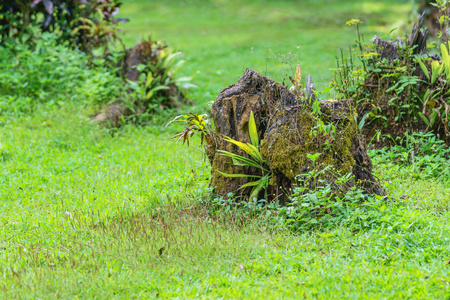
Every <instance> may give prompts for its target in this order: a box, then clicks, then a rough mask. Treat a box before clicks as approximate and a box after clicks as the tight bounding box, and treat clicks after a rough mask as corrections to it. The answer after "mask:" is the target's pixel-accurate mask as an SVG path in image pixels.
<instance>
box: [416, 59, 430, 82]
mask: <svg viewBox="0 0 450 300" xmlns="http://www.w3.org/2000/svg"><path fill="white" fill-rule="evenodd" d="M417 63H418V64H419V66H420V68H421V69H422V71H423V73H424V74H425V76H426V77H427V78H428V80H430V74H429V73H428V69H427V67H426V66H425V64H424V63H423V62H422V60H421V59H419V60H418V61H417Z"/></svg>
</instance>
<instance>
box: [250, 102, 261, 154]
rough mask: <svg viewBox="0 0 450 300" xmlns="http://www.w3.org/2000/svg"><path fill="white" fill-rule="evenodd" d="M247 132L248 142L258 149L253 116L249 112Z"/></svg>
mask: <svg viewBox="0 0 450 300" xmlns="http://www.w3.org/2000/svg"><path fill="white" fill-rule="evenodd" d="M248 131H249V134H250V140H251V141H252V144H253V146H255V147H258V146H259V141H258V131H257V129H256V122H255V116H254V115H253V111H251V112H250V120H249V121H248Z"/></svg>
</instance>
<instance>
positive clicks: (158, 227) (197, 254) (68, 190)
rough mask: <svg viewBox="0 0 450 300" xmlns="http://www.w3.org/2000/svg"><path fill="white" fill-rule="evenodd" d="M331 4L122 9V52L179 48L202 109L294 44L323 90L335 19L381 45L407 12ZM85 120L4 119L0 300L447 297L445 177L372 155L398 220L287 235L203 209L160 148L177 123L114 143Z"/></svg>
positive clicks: (339, 31) (152, 4)
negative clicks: (146, 45) (353, 22)
mask: <svg viewBox="0 0 450 300" xmlns="http://www.w3.org/2000/svg"><path fill="white" fill-rule="evenodd" d="M342 2H343V1H337V0H335V1H325V0H320V1H287V0H286V1H256V0H255V1H245V3H242V1H219V0H216V1H189V2H187V1H186V2H180V1H159V2H156V1H144V0H141V1H137V0H135V1H131V0H130V1H126V3H125V4H124V6H123V10H122V12H123V16H124V17H130V19H131V20H132V22H131V23H129V24H127V25H126V28H125V29H126V36H125V40H126V42H127V44H128V45H132V44H133V43H134V42H135V41H137V40H139V39H140V38H142V37H145V36H147V35H149V34H153V35H154V36H155V37H157V38H165V39H166V40H167V41H168V43H169V45H171V46H173V47H175V48H177V49H179V50H182V51H183V52H184V53H185V55H186V59H187V63H186V65H185V68H184V69H183V71H182V72H183V73H184V75H189V74H191V73H195V72H197V71H199V72H200V73H198V75H197V77H196V82H195V83H196V84H197V85H198V86H199V88H198V89H197V90H196V91H193V92H190V96H191V97H192V98H193V99H194V101H195V102H196V104H197V105H198V106H197V107H194V108H193V109H194V110H199V111H201V110H205V109H207V107H208V102H209V101H212V100H214V99H215V97H216V95H217V94H218V92H219V91H220V90H221V89H222V88H224V87H225V86H227V85H229V84H232V83H234V82H235V81H236V80H237V79H239V77H240V75H241V74H242V72H243V71H244V69H245V68H247V67H252V68H255V69H256V70H258V71H262V72H263V73H264V72H265V68H266V57H268V56H271V55H273V54H270V52H269V49H272V53H275V54H277V53H282V54H287V53H289V52H290V51H291V53H294V54H296V53H297V50H298V49H297V48H296V47H297V46H298V45H301V48H300V53H299V60H300V62H301V63H302V66H303V70H304V73H312V74H313V76H314V78H316V79H317V82H318V83H319V85H320V86H321V87H322V88H323V87H324V86H325V84H326V82H327V81H328V80H329V79H330V76H331V73H330V72H329V69H330V68H332V67H334V55H336V53H337V48H338V47H343V48H345V47H346V45H347V44H349V43H351V42H352V41H353V40H354V38H355V35H354V28H346V27H345V26H344V23H345V21H347V20H348V19H350V18H354V17H359V18H361V19H363V20H364V21H365V22H366V23H365V25H364V27H363V30H364V31H365V32H367V36H370V35H371V34H373V33H375V31H377V34H379V35H382V34H383V33H387V32H389V29H390V28H391V27H392V26H393V25H392V24H394V23H395V22H396V19H395V18H396V17H398V16H399V15H400V14H403V15H405V14H406V11H407V7H405V4H404V3H403V2H400V1H345V3H342ZM183 3H184V4H183ZM252 47H253V53H251V49H252ZM281 67H282V64H280V63H277V62H276V60H274V59H270V60H269V61H268V62H267V68H268V72H267V74H268V75H270V76H272V77H275V78H278V79H280V78H282V72H281V71H280V68H281ZM56 91H57V90H56ZM187 109H189V108H187ZM91 110H92V108H90V107H87V108H83V107H80V105H77V104H76V103H67V104H66V105H62V107H61V108H58V107H57V106H51V107H49V108H46V107H41V108H39V109H38V110H37V111H36V112H35V113H34V114H32V115H23V114H19V115H18V116H9V115H7V116H3V118H2V122H1V131H0V174H1V175H0V182H1V184H0V210H1V212H2V213H1V214H0V298H1V299H15V298H17V299H55V298H59V299H73V298H79V299H92V298H94V299H122V298H124V299H129V298H144V299H145V298H157V297H161V298H170V297H174V298H176V297H178V298H253V299H259V298H263V297H264V298H271V299H280V298H281V299H283V298H301V297H305V298H320V299H328V298H363V299H366V298H377V299H402V298H406V299H411V298H416V299H429V298H438V299H448V298H449V297H450V288H449V287H450V266H449V265H448V262H449V259H450V236H449V234H448V232H449V229H450V228H449V225H448V224H449V223H450V222H449V221H450V214H449V209H450V204H449V203H450V198H449V195H450V183H449V182H448V181H439V180H436V179H429V180H425V179H417V176H415V175H416V174H415V173H414V171H413V170H412V169H411V168H400V167H398V166H397V165H395V164H393V163H391V162H389V161H384V160H383V158H382V157H375V158H374V165H375V169H376V173H377V175H378V176H379V177H380V179H381V180H382V182H383V184H384V185H385V186H386V188H387V189H388V191H389V193H390V194H392V195H393V196H395V197H400V196H403V197H401V198H402V200H401V201H402V203H403V205H404V206H403V209H402V210H401V211H400V212H399V214H401V215H395V213H394V212H392V220H393V221H392V220H391V221H392V222H395V221H396V220H397V219H398V223H399V224H394V226H387V227H380V228H377V229H375V230H366V231H363V232H355V231H352V230H351V229H349V228H347V227H342V226H341V227H338V226H337V227H336V228H333V229H331V230H325V231H324V230H322V231H321V230H318V231H316V232H300V233H297V234H292V233H290V232H288V231H287V230H285V229H283V228H282V227H281V228H279V229H278V230H273V228H271V227H270V226H268V225H267V224H265V223H264V222H265V219H264V218H262V217H260V218H256V219H255V218H250V219H249V220H245V219H242V218H243V217H244V216H245V215H244V216H239V215H237V216H236V215H233V214H231V216H230V215H227V216H224V215H221V214H219V215H218V216H216V215H215V214H211V213H210V212H209V211H208V210H207V209H206V208H205V207H203V206H202V205H201V204H202V203H204V202H205V200H206V198H207V197H208V194H209V190H208V178H209V169H208V168H207V167H206V163H205V162H204V161H203V159H202V156H201V154H200V153H198V152H197V151H195V150H194V149H192V148H191V149H186V148H185V147H184V146H182V145H181V144H179V143H178V144H177V143H175V142H174V140H170V136H171V135H173V134H174V133H175V132H177V130H178V129H179V127H177V126H171V127H168V128H166V127H165V124H166V123H167V122H168V121H169V120H170V119H171V117H172V116H173V114H174V112H170V113H168V114H164V115H161V116H159V117H157V118H155V120H154V121H153V122H152V124H151V125H150V126H148V127H145V128H140V127H139V128H136V127H133V126H125V127H124V128H121V129H120V130H119V131H117V132H111V131H109V130H106V129H102V128H100V127H98V126H97V125H95V124H92V123H91V122H90V121H89V115H90V114H91V113H92V111H91ZM405 194H407V195H406V196H405ZM380 209H381V208H380ZM385 209H389V206H388V207H386V208H385ZM385 215H386V216H389V214H385ZM391 221H390V222H391Z"/></svg>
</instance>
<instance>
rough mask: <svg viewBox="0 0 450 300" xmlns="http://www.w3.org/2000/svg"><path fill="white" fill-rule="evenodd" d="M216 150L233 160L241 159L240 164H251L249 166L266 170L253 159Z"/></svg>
mask: <svg viewBox="0 0 450 300" xmlns="http://www.w3.org/2000/svg"><path fill="white" fill-rule="evenodd" d="M217 152H219V153H220V154H222V155H225V156H228V157H230V158H231V159H233V160H238V161H241V162H242V164H239V165H241V166H242V165H245V166H251V167H255V168H260V169H262V170H264V171H266V172H267V170H266V169H264V168H261V165H260V164H259V163H258V162H256V161H254V160H252V159H249V158H246V157H243V156H240V155H237V154H234V153H231V152H228V151H224V150H218V151H217ZM236 165H238V164H236Z"/></svg>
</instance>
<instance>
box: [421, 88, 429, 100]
mask: <svg viewBox="0 0 450 300" xmlns="http://www.w3.org/2000/svg"><path fill="white" fill-rule="evenodd" d="M429 95H430V89H428V90H427V91H426V92H425V95H424V96H423V103H425V102H427V100H428V96H429Z"/></svg>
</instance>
